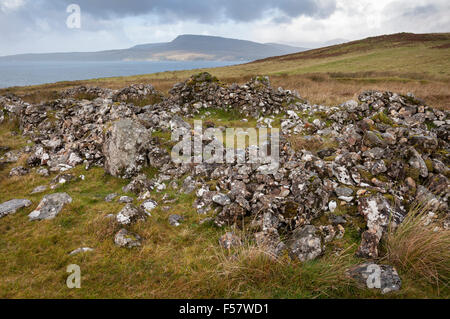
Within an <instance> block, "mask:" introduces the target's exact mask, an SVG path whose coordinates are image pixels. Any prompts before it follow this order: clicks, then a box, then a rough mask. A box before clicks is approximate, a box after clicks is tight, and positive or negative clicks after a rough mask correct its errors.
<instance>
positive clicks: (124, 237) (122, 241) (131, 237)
mask: <svg viewBox="0 0 450 319" xmlns="http://www.w3.org/2000/svg"><path fill="white" fill-rule="evenodd" d="M114 243H115V244H116V245H117V246H119V247H126V248H133V247H139V246H141V237H140V236H139V235H138V234H134V233H131V232H129V231H128V230H126V229H124V228H122V229H121V230H119V232H118V233H117V234H116V236H115V237H114Z"/></svg>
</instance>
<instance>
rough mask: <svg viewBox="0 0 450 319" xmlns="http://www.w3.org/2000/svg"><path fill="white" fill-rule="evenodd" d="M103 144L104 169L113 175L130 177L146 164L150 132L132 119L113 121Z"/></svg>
mask: <svg viewBox="0 0 450 319" xmlns="http://www.w3.org/2000/svg"><path fill="white" fill-rule="evenodd" d="M105 135H106V138H105V143H104V145H103V155H104V156H105V170H106V172H108V173H109V174H111V175H112V176H115V177H121V178H130V177H132V176H134V175H136V174H137V173H139V172H140V171H141V170H142V168H144V167H145V166H146V165H147V153H148V151H149V149H150V139H151V133H150V132H149V131H148V130H147V129H146V128H145V127H144V126H142V125H141V124H139V123H137V122H136V121H134V120H132V119H121V120H118V121H117V122H114V123H113V124H112V126H111V128H109V129H108V131H107V132H106V134H105Z"/></svg>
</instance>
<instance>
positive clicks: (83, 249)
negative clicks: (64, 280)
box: [69, 247, 94, 256]
mask: <svg viewBox="0 0 450 319" xmlns="http://www.w3.org/2000/svg"><path fill="white" fill-rule="evenodd" d="M89 251H94V249H92V248H89V247H82V248H77V249H75V250H74V251H72V252H70V253H69V255H71V256H73V255H77V254H80V253H85V252H89Z"/></svg>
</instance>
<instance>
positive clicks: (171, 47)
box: [0, 34, 307, 62]
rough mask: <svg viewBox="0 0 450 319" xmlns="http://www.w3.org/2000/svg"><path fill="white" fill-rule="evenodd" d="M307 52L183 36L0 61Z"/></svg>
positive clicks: (231, 57) (248, 57) (242, 57)
mask: <svg viewBox="0 0 450 319" xmlns="http://www.w3.org/2000/svg"><path fill="white" fill-rule="evenodd" d="M305 50H307V49H306V48H301V47H294V46H289V45H284V44H277V43H266V44H264V43H258V42H253V41H248V40H239V39H231V38H224V37H217V36H204V35H193V34H184V35H179V36H177V37H176V38H175V39H174V40H172V41H171V42H160V43H146V44H139V45H135V46H133V47H131V48H128V49H117V50H104V51H97V52H56V53H26V54H16V55H9V56H3V57H0V61H6V62H8V61H11V62H13V61H14V62H21V61H23V62H25V61H27V62H34V61H36V62H40V61H48V62H50V61H58V62H63V61H189V60H205V61H253V60H258V59H263V58H267V57H270V56H280V55H285V54H291V53H296V52H301V51H305Z"/></svg>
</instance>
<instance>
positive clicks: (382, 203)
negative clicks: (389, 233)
mask: <svg viewBox="0 0 450 319" xmlns="http://www.w3.org/2000/svg"><path fill="white" fill-rule="evenodd" d="M358 211H359V213H360V214H361V215H362V216H364V218H365V219H366V221H367V228H368V229H367V230H366V231H365V232H364V233H363V235H362V242H361V245H360V246H359V248H358V251H357V253H356V254H357V256H359V257H364V258H376V257H378V243H379V242H380V240H381V237H382V236H383V234H384V233H385V232H386V230H387V228H388V226H389V223H391V226H392V227H393V228H395V227H396V226H397V225H398V224H400V223H401V222H402V221H403V218H404V213H403V212H402V211H400V210H399V209H398V208H396V207H394V206H393V205H392V204H391V203H390V202H389V201H388V200H387V199H386V198H385V197H383V196H382V195H380V194H378V195H375V196H370V197H364V198H361V199H360V200H359V205H358Z"/></svg>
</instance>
